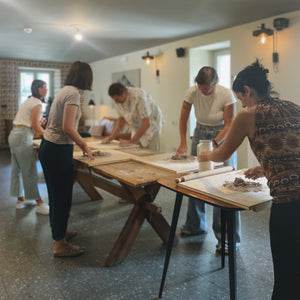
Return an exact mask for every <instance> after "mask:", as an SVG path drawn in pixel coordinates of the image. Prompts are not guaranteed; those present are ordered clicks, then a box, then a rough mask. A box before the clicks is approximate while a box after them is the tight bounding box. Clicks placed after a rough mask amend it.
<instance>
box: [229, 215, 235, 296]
mask: <svg viewBox="0 0 300 300" xmlns="http://www.w3.org/2000/svg"><path fill="white" fill-rule="evenodd" d="M235 228H236V212H235V211H232V210H230V211H227V236H228V260H229V285H230V300H235V299H236V236H235Z"/></svg>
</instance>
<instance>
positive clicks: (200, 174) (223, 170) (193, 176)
mask: <svg viewBox="0 0 300 300" xmlns="http://www.w3.org/2000/svg"><path fill="white" fill-rule="evenodd" d="M234 170H235V168H234V167H233V166H228V167H222V168H217V169H214V170H208V171H203V172H198V173H193V174H188V175H185V176H181V177H179V178H176V179H175V182H176V183H180V182H184V181H189V180H193V179H197V178H202V177H207V176H212V175H217V174H222V173H226V172H230V171H234Z"/></svg>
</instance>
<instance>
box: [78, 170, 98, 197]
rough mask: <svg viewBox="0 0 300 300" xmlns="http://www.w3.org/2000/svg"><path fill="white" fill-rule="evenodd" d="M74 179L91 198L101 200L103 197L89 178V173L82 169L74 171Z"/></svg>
mask: <svg viewBox="0 0 300 300" xmlns="http://www.w3.org/2000/svg"><path fill="white" fill-rule="evenodd" d="M74 179H75V180H76V181H77V182H78V183H79V185H80V186H81V187H82V188H83V190H84V191H85V192H86V193H87V194H88V195H89V197H90V198H91V199H92V200H102V199H103V197H102V196H101V195H100V194H99V193H98V191H97V190H96V189H95V187H94V185H93V184H92V181H91V179H90V174H88V173H87V174H86V173H85V172H83V171H74Z"/></svg>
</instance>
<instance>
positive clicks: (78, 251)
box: [53, 243, 85, 257]
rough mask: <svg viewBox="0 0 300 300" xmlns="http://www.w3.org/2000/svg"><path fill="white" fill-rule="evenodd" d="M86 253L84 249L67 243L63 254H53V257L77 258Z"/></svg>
mask: <svg viewBox="0 0 300 300" xmlns="http://www.w3.org/2000/svg"><path fill="white" fill-rule="evenodd" d="M84 252H85V249H84V248H81V247H78V246H75V245H72V244H70V243H67V244H66V247H65V249H64V250H63V251H62V252H59V253H53V256H54V257H75V256H80V255H82V254H83V253H84Z"/></svg>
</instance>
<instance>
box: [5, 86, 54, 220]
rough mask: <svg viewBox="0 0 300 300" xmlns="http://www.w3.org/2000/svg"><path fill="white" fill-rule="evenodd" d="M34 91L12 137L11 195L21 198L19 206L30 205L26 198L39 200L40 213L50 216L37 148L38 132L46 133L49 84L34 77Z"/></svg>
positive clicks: (10, 142)
mask: <svg viewBox="0 0 300 300" xmlns="http://www.w3.org/2000/svg"><path fill="white" fill-rule="evenodd" d="M31 93H32V95H31V96H29V97H28V98H27V99H26V100H25V101H24V102H23V103H22V105H21V106H20V108H19V110H18V112H17V115H16V117H15V119H14V121H13V130H12V131H11V133H10V135H9V137H8V143H9V147H10V152H11V166H12V168H11V185H10V188H11V191H10V193H11V196H13V197H17V198H18V200H17V205H16V208H17V209H22V208H24V207H25V206H26V201H24V200H25V199H35V201H36V203H37V206H36V213H37V214H43V215H48V214H49V206H48V204H46V203H44V202H43V200H42V199H41V197H40V193H39V190H38V173H37V167H36V156H35V153H34V149H33V141H32V140H33V136H34V133H35V132H36V133H38V134H40V135H43V134H44V129H43V128H42V126H41V125H40V118H41V114H42V102H44V98H45V96H46V94H47V84H46V82H44V81H42V80H34V81H33V82H32V84H31Z"/></svg>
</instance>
